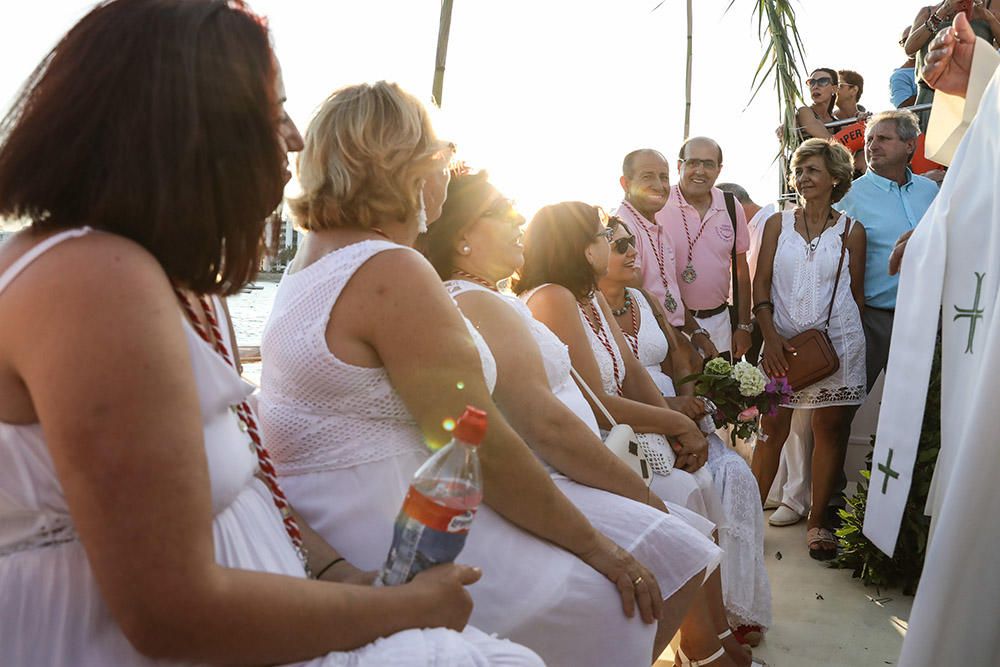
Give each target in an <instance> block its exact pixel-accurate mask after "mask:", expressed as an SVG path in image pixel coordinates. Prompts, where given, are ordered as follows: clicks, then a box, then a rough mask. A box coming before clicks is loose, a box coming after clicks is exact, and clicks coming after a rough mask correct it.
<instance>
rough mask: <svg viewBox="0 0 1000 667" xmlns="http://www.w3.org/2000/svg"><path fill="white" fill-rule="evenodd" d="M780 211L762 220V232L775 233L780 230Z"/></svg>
mask: <svg viewBox="0 0 1000 667" xmlns="http://www.w3.org/2000/svg"><path fill="white" fill-rule="evenodd" d="M781 217H782V212H781V211H778V212H777V213H774V214H772V215H771V216H770V217H769V218H768V219H767V220H765V221H764V234H777V233H778V232H779V231H780V230H781Z"/></svg>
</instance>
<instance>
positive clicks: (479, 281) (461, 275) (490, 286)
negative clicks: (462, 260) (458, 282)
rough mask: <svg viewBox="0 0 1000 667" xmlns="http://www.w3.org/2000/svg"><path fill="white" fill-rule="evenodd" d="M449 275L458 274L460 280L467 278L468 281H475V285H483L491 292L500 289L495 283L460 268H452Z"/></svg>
mask: <svg viewBox="0 0 1000 667" xmlns="http://www.w3.org/2000/svg"><path fill="white" fill-rule="evenodd" d="M451 275H453V276H458V277H459V278H461V279H462V280H468V281H469V282H471V283H476V284H477V285H482V286H483V287H485V288H486V289H488V290H490V291H492V292H499V291H500V290H499V289H497V286H496V283H491V282H490V281H488V280H486V279H485V278H480V277H479V276H477V275H475V274H474V273H469V272H468V271H463V270H462V269H453V270H452V272H451Z"/></svg>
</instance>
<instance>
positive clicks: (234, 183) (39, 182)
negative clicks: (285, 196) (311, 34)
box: [0, 0, 539, 667]
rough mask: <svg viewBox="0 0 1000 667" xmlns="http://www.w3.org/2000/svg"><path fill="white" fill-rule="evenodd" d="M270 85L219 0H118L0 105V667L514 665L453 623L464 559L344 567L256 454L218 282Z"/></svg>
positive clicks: (252, 200)
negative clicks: (386, 586) (373, 583)
mask: <svg viewBox="0 0 1000 667" xmlns="http://www.w3.org/2000/svg"><path fill="white" fill-rule="evenodd" d="M281 87H282V86H281V79H280V72H279V69H278V65H277V61H276V60H275V59H274V54H273V53H272V51H271V48H270V35H269V34H268V31H267V29H266V27H265V22H264V21H263V19H262V18H260V17H259V16H257V15H255V14H253V13H251V12H250V10H249V9H248V8H247V7H246V6H245V5H244V4H243V3H242V2H238V1H236V0H229V1H228V2H222V1H215V2H210V1H207V0H117V1H113V2H104V3H101V4H100V5H98V6H97V8H95V9H93V10H92V11H91V12H90V13H88V14H87V15H86V16H85V17H84V18H83V19H81V20H80V21H79V22H78V23H77V24H76V25H75V26H74V27H73V28H72V29H71V30H70V31H69V32H68V33H67V34H66V36H65V37H63V39H62V40H61V41H60V42H59V43H58V44H57V45H56V46H55V48H54V49H53V50H52V52H51V53H50V54H49V56H48V57H47V58H46V59H45V60H44V61H43V62H42V65H40V66H39V68H38V69H37V70H36V71H35V73H34V75H33V76H32V77H31V79H30V80H29V82H28V84H27V85H26V86H25V88H24V92H23V93H22V94H21V96H20V98H19V99H18V100H17V102H16V103H15V104H14V106H13V108H12V110H11V111H10V112H9V114H8V115H7V117H6V118H5V119H4V121H3V123H2V136H3V138H2V143H0V217H11V218H18V217H27V218H30V219H31V224H30V226H29V227H28V228H27V229H25V230H24V231H21V232H20V233H18V234H16V235H15V236H14V237H13V238H12V239H11V240H9V241H8V242H6V243H5V244H4V245H2V246H0V321H2V322H3V324H4V325H3V326H2V327H0V618H2V619H3V622H2V623H0V664H3V665H4V666H5V667H20V666H24V667H34V666H36V665H45V666H46V667H49V666H52V667H60V666H67V667H68V666H70V665H87V666H90V665H102V666H103V665H114V666H123V667H139V666H152V665H163V664H167V663H169V664H172V665H181V664H206V663H212V664H277V663H290V662H296V663H298V664H305V663H303V662H302V661H307V660H308V661H310V662H309V663H308V664H309V665H312V666H314V667H343V666H345V665H368V666H374V665H388V664H393V665H408V666H412V667H428V666H442V667H443V666H444V665H454V664H457V663H460V664H463V665H464V664H474V665H479V666H483V667H485V665H489V664H497V663H503V664H517V665H538V664H539V660H538V657H537V656H535V655H534V654H532V653H531V652H530V651H528V650H527V649H525V648H523V647H520V646H516V645H514V644H511V643H510V642H504V641H500V640H497V639H494V638H491V637H488V636H486V635H485V634H483V633H482V632H478V631H475V630H474V629H472V628H466V629H465V631H464V632H463V633H461V634H459V633H458V632H456V630H461V629H462V628H463V627H465V624H466V620H467V619H468V615H469V612H470V610H471V600H470V599H469V597H468V593H467V592H466V590H465V585H468V584H470V583H472V582H473V581H475V580H476V579H477V578H478V573H477V572H476V571H475V570H473V569H472V568H468V567H463V566H457V565H449V566H445V567H441V568H437V569H435V570H429V571H427V572H425V573H423V574H422V575H421V576H419V577H417V578H416V579H415V580H414V581H413V582H412V583H411V584H409V585H406V586H401V587H399V588H397V589H393V590H378V589H374V588H370V587H360V586H357V585H351V584H349V583H348V582H349V581H350V577H352V576H353V575H357V574H358V573H357V570H355V569H354V568H352V567H350V565H349V564H346V563H345V562H343V559H342V558H340V557H339V555H338V554H337V553H336V552H335V551H334V550H333V549H332V548H331V547H330V546H329V545H328V544H325V543H324V542H323V541H322V540H321V539H319V538H318V537H317V536H316V535H315V534H314V533H312V532H311V531H309V530H308V526H306V525H305V524H302V523H299V522H297V521H296V520H295V518H294V516H293V515H292V514H291V511H290V509H289V506H288V503H287V501H286V500H285V497H284V495H283V494H282V493H281V489H280V487H278V486H277V485H276V484H275V483H274V482H275V480H274V477H273V474H269V473H271V467H270V459H269V456H268V452H267V449H266V448H265V447H264V444H263V443H262V441H261V439H260V437H259V436H260V434H259V432H258V431H257V429H256V421H255V419H254V416H253V412H252V409H251V408H250V407H249V405H248V404H247V398H248V396H249V394H250V392H251V391H252V387H251V386H250V385H249V384H247V383H246V382H244V381H242V380H241V379H240V378H239V376H238V375H237V372H236V370H235V367H234V362H235V361H236V360H235V359H234V353H235V342H234V341H233V340H232V339H231V338H230V337H228V336H227V335H226V334H225V332H226V330H227V328H228V327H227V320H226V317H225V311H224V309H223V308H222V300H221V298H222V297H223V296H225V295H229V294H234V293H236V292H238V291H239V289H240V288H241V287H242V286H243V285H245V284H247V283H248V282H249V281H250V280H251V279H252V278H253V276H254V275H255V273H256V271H257V267H258V265H259V262H260V256H259V253H260V248H261V237H262V234H263V230H264V222H265V219H266V218H267V217H268V216H269V215H270V214H271V213H272V212H273V211H274V209H275V207H276V206H277V205H278V203H279V202H280V201H281V196H282V190H283V188H284V185H285V182H286V181H287V179H288V176H289V174H288V170H287V169H286V166H287V164H286V160H287V158H286V155H285V153H286V152H287V151H289V150H291V151H296V150H298V149H299V148H300V147H301V137H299V135H298V131H297V130H296V129H295V126H294V124H292V122H291V120H290V119H289V118H288V116H287V114H285V112H284V108H283V101H284V100H283V99H282V98H283V94H282V91H281ZM257 475H260V477H261V478H262V479H258V477H257ZM305 566H308V567H309V568H311V569H312V572H313V573H315V575H317V576H322V578H323V579H324V581H322V582H320V581H312V580H309V579H307V577H306V567H305Z"/></svg>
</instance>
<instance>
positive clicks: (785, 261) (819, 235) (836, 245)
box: [751, 139, 866, 560]
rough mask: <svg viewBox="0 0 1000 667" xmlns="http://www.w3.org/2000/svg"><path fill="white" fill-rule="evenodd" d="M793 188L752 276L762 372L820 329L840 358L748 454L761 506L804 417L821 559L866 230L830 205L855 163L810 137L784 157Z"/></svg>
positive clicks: (854, 363)
mask: <svg viewBox="0 0 1000 667" xmlns="http://www.w3.org/2000/svg"><path fill="white" fill-rule="evenodd" d="M791 168H792V186H793V187H794V188H795V190H796V191H797V192H798V193H799V196H800V197H801V198H802V200H803V202H804V205H802V206H797V207H795V208H794V209H792V210H788V211H783V212H781V213H776V214H774V215H773V216H771V217H770V218H769V219H768V220H767V222H766V223H765V225H766V226H765V228H764V237H763V240H762V241H761V249H760V255H759V258H758V260H757V273H756V274H755V276H754V283H753V298H754V304H755V305H754V311H755V313H756V315H757V322H758V324H759V325H760V328H761V333H762V334H763V336H764V352H763V360H762V362H761V368H762V369H763V370H764V372H765V373H767V374H768V375H770V376H771V377H782V376H784V375H785V374H786V372H787V371H788V357H787V355H789V354H791V355H794V354H795V349H794V348H793V347H792V346H791V345H790V344H789V342H788V340H789V339H790V338H792V337H793V336H796V335H798V334H800V333H802V332H804V331H806V330H809V329H820V330H824V331H826V332H827V334H828V335H829V337H830V340H831V341H832V343H833V348H834V350H835V351H836V353H837V356H838V358H839V359H840V368H839V370H837V371H836V372H835V373H834V374H833V375H831V376H829V377H828V378H826V379H824V380H820V381H819V382H816V383H815V384H812V385H809V386H808V387H794V386H793V387H792V389H793V390H795V393H794V394H793V396H792V397H791V399H789V401H788V402H787V404H785V405H783V406H782V407H781V408H779V409H778V413H777V415H775V416H765V417H764V418H763V424H762V425H763V429H764V433H765V434H766V436H767V437H766V438H761V439H759V440H758V441H757V446H756V448H755V450H754V455H753V462H752V464H751V467H752V468H753V471H754V475H755V476H756V477H757V482H758V484H759V487H760V500H761V503H763V502H764V500H765V499H766V498H767V493H768V491H769V490H770V488H771V484H772V482H773V481H774V475H775V473H776V471H777V468H778V460H779V456H780V454H781V449H782V447H783V446H784V444H785V439H786V438H787V437H788V431H789V427H790V423H791V418H792V409H797V410H798V409H807V410H811V411H812V432H813V441H814V443H815V444H814V449H813V456H812V503H811V506H812V510H811V512H810V513H809V518H808V527H809V529H808V538H807V539H808V546H809V555H810V556H812V557H813V558H815V559H817V560H829V559H830V558H833V557H834V556H836V555H837V540H836V538H835V537H834V536H833V533H832V532H830V529H829V527H828V526H825V525H824V521H825V516H824V514H825V512H824V510H825V508H826V506H827V504H828V503H829V501H830V496H831V495H832V494H833V489H834V485H835V484H836V482H837V479H838V477H839V476H840V471H841V470H842V469H843V467H844V456H845V454H846V452H847V439H848V437H849V436H850V430H851V420H852V419H853V417H854V413H855V411H856V410H857V407H858V406H859V405H861V404H862V403H864V400H865V381H866V371H865V334H864V330H863V329H862V327H861V308H863V306H864V278H865V230H864V227H862V226H861V225H860V224H856V221H853V220H851V219H850V218H848V217H847V216H846V215H844V214H842V213H839V212H837V211H836V210H834V209H833V208H832V206H831V205H832V204H834V203H836V202H838V201H840V200H841V198H843V196H844V195H845V194H847V191H848V190H850V188H851V176H852V173H853V171H854V161H853V158H852V157H851V154H850V153H849V152H848V151H847V149H846V148H844V147H843V146H842V145H840V143H838V142H836V141H827V140H823V139H810V140H808V141H806V142H805V143H803V144H802V145H801V146H799V147H798V149H796V151H795V153H794V154H793V155H792V161H791Z"/></svg>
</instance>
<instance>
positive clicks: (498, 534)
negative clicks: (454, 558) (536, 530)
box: [260, 240, 655, 667]
mask: <svg viewBox="0 0 1000 667" xmlns="http://www.w3.org/2000/svg"><path fill="white" fill-rule="evenodd" d="M385 251H395V252H415V251H413V250H412V249H410V248H404V247H403V246H399V245H396V244H393V243H390V242H388V241H381V240H377V241H363V242H360V243H356V244H353V245H350V246H347V247H345V248H341V249H339V250H337V251H335V252H332V253H330V254H328V255H326V256H325V257H323V258H321V259H319V260H317V261H316V262H314V263H313V264H311V265H309V266H307V267H305V268H303V269H301V270H299V271H297V272H295V273H291V274H287V275H286V276H285V277H284V279H283V280H282V282H281V285H280V286H279V288H278V294H277V296H276V298H275V302H274V308H273V310H272V312H271V317H270V319H269V321H268V324H267V327H266V329H265V332H264V337H263V340H262V346H261V352H262V356H263V369H262V387H261V395H260V412H261V420H262V427H263V430H264V434H265V438H266V442H267V443H268V446H269V447H270V449H271V452H272V455H273V457H274V459H275V463H276V466H277V469H278V474H279V476H280V477H281V481H282V484H283V487H284V489H285V492H286V494H287V495H288V497H289V499H290V500H291V502H292V504H293V505H294V506H295V507H296V509H297V510H298V511H299V512H300V513H301V514H302V515H303V516H304V518H305V519H306V520H307V521H308V522H309V524H310V525H311V526H312V527H313V528H314V529H316V530H317V531H318V532H319V533H320V534H322V535H323V536H324V537H326V538H327V539H328V540H330V542H331V544H333V545H334V546H335V547H336V548H337V549H338V550H340V551H341V553H343V555H344V556H345V557H347V558H348V560H350V561H351V562H352V563H354V564H355V565H357V566H359V567H361V568H365V569H370V570H374V569H378V568H379V567H381V566H382V564H383V562H384V560H385V557H386V554H387V553H388V550H389V545H390V543H391V541H392V532H393V521H394V519H395V517H396V514H397V513H398V512H399V508H400V506H401V505H402V502H403V497H404V495H405V493H406V490H407V487H408V485H409V483H410V480H411V478H412V476H413V473H414V472H416V470H417V468H418V467H419V466H420V464H421V463H423V462H424V461H425V460H426V459H427V458H428V456H429V452H428V449H427V447H426V445H425V444H424V439H423V436H422V434H421V432H420V429H419V428H418V426H417V424H416V422H415V421H414V419H413V417H412V416H411V415H410V414H409V412H408V411H407V409H406V406H405V405H404V404H403V401H402V399H401V398H400V397H399V395H398V394H397V393H396V391H395V389H394V388H393V386H392V383H391V381H390V378H389V376H388V373H387V372H386V370H385V368H382V367H378V368H364V367H359V366H355V365H352V364H349V363H346V362H344V361H341V360H340V359H338V358H337V357H336V356H334V355H333V354H332V353H331V352H330V350H329V348H328V346H327V343H326V337H325V331H326V326H327V322H328V321H329V318H330V313H331V311H332V309H333V307H334V305H335V304H336V303H337V300H338V298H339V297H340V294H341V292H342V291H343V289H344V288H345V286H346V285H347V284H348V281H349V280H350V279H351V277H352V276H353V275H354V273H355V272H356V271H357V270H358V268H359V267H361V266H362V265H363V264H364V263H365V262H367V261H368V260H369V259H370V258H371V257H373V256H374V255H375V254H377V253H380V252H385ZM439 289H444V288H443V287H439ZM421 325H423V326H433V323H430V322H427V323H415V324H414V326H421ZM469 329H470V333H471V334H472V336H473V338H474V339H475V341H476V344H477V347H478V348H479V350H480V354H481V356H482V361H483V369H482V371H483V373H484V375H485V377H486V380H487V383H488V385H489V386H490V387H492V386H493V385H494V384H495V382H496V366H495V364H494V361H493V357H492V355H490V353H489V349H488V348H487V347H486V344H485V343H484V342H483V340H482V337H480V336H479V335H478V334H476V332H475V330H474V329H472V327H471V325H470V326H469ZM460 380H461V378H456V381H460ZM458 560H459V562H462V563H466V564H469V565H474V566H477V567H479V568H481V569H482V570H483V577H482V579H480V580H479V581H478V582H477V583H475V584H474V585H472V586H470V587H469V593H470V594H471V595H472V598H473V601H474V602H475V607H474V610H473V613H472V619H471V622H472V623H473V624H474V625H475V626H476V627H478V628H481V629H483V630H485V631H486V632H491V633H498V634H500V635H501V636H504V637H508V638H510V639H512V640H513V641H516V642H518V643H520V644H523V645H525V646H528V647H529V648H531V649H533V650H534V651H536V652H537V653H538V654H539V655H541V657H542V659H543V660H545V662H546V664H549V665H623V666H628V665H636V667H638V665H640V664H642V665H644V666H645V665H648V664H649V657H650V653H651V650H652V649H651V647H652V643H653V633H654V632H655V626H650V625H645V624H644V623H643V622H642V620H641V619H640V618H639V617H638V616H636V617H634V618H632V619H627V618H626V617H625V616H624V614H623V612H622V609H621V599H620V597H619V595H618V592H617V589H616V588H615V586H614V585H613V584H612V583H611V582H609V581H608V580H607V579H606V578H605V577H603V576H602V575H601V574H599V573H598V572H596V571H595V570H593V569H592V568H590V567H589V566H588V565H586V564H585V563H584V562H583V561H581V560H580V559H578V558H577V557H575V556H574V555H572V554H571V553H569V552H567V551H565V550H563V549H561V548H559V547H557V546H555V545H553V544H551V543H549V542H546V541H544V540H541V539H538V538H536V537H534V536H532V535H530V534H529V533H527V532H525V531H523V530H521V529H520V528H518V527H516V526H514V525H513V524H511V523H509V522H508V521H506V520H505V519H503V518H502V517H501V516H500V515H498V514H497V513H495V512H494V511H492V510H491V509H490V508H489V507H487V506H482V507H481V508H480V510H479V512H478V513H477V514H476V518H475V522H474V523H473V527H472V530H471V531H470V533H469V538H468V541H467V542H466V546H465V549H464V550H463V552H462V554H461V556H460V557H459V559H458Z"/></svg>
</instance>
